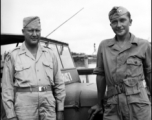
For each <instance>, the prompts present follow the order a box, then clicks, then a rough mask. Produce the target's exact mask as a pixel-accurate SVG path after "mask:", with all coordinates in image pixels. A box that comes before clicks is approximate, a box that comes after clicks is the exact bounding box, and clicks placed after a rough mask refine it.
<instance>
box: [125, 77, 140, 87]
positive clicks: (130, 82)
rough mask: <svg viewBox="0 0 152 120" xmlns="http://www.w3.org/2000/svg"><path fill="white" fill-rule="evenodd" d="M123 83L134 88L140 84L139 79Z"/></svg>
mask: <svg viewBox="0 0 152 120" xmlns="http://www.w3.org/2000/svg"><path fill="white" fill-rule="evenodd" d="M123 82H124V84H125V85H127V86H130V87H133V86H135V85H136V84H137V83H138V80H137V79H124V80H123Z"/></svg>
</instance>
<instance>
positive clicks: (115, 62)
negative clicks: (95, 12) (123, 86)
mask: <svg viewBox="0 0 152 120" xmlns="http://www.w3.org/2000/svg"><path fill="white" fill-rule="evenodd" d="M130 34H131V33H130ZM129 41H130V42H128V44H126V46H125V47H124V48H120V47H119V45H118V44H117V40H116V37H114V38H112V39H107V40H103V41H102V42H101V43H100V45H99V48H98V53H97V66H96V68H95V69H94V74H97V75H102V76H104V80H106V84H107V86H114V85H117V84H119V83H123V81H124V80H125V79H128V78H130V79H133V78H138V79H139V80H146V82H147V81H148V83H150V81H151V44H150V43H149V42H148V41H147V40H143V39H140V38H137V37H135V36H134V35H133V34H131V37H130V40H129ZM148 83H147V84H148ZM141 92H142V95H143V96H138V97H137V96H135V95H130V97H128V101H129V103H133V102H140V103H148V104H149V103H150V102H149V100H148V98H147V97H145V90H141ZM144 97H145V98H144ZM114 101H115V100H111V102H114ZM115 103H116V102H115Z"/></svg>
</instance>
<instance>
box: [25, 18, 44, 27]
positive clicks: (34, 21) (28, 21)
mask: <svg viewBox="0 0 152 120" xmlns="http://www.w3.org/2000/svg"><path fill="white" fill-rule="evenodd" d="M32 26H34V27H39V28H41V24H40V18H39V17H38V16H30V17H25V18H24V19H23V28H25V27H32Z"/></svg>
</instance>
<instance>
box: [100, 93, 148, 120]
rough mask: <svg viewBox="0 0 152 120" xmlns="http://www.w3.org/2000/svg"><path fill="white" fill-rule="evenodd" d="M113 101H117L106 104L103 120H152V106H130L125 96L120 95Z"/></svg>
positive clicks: (136, 104)
mask: <svg viewBox="0 0 152 120" xmlns="http://www.w3.org/2000/svg"><path fill="white" fill-rule="evenodd" d="M112 99H115V103H114V102H113V103H111V102H108V103H107V104H106V106H105V112H104V116H103V120H151V105H150V104H146V103H131V104H128V102H127V97H126V96H125V94H119V95H117V96H114V97H113V98H111V100H112ZM109 101H110V100H109Z"/></svg>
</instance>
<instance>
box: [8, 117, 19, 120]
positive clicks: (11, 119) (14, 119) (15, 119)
mask: <svg viewBox="0 0 152 120" xmlns="http://www.w3.org/2000/svg"><path fill="white" fill-rule="evenodd" d="M8 120H18V119H17V118H16V117H13V118H10V119H8Z"/></svg>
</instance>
